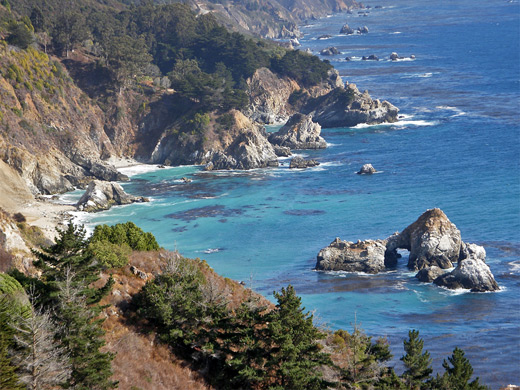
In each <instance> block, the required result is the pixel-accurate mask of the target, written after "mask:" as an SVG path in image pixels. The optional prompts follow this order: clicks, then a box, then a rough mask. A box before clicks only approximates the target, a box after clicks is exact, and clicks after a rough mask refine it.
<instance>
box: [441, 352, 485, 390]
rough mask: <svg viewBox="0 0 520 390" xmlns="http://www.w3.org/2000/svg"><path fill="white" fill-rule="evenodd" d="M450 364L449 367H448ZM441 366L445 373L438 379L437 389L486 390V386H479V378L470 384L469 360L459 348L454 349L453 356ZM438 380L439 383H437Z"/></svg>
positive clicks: (471, 369)
mask: <svg viewBox="0 0 520 390" xmlns="http://www.w3.org/2000/svg"><path fill="white" fill-rule="evenodd" d="M450 364H451V365H450ZM442 366H443V367H444V369H445V373H444V375H443V376H442V377H440V378H438V380H437V381H438V382H439V383H438V384H437V386H438V388H442V389H445V390H486V389H488V387H487V386H484V385H482V384H480V382H479V378H478V377H477V378H476V379H475V380H473V381H472V382H470V379H471V376H472V375H473V367H471V364H470V362H469V360H468V359H467V358H466V357H465V356H464V351H462V349H460V348H455V349H454V350H453V354H452V355H451V357H449V358H448V361H446V360H444V362H443V363H442ZM439 379H440V381H439Z"/></svg>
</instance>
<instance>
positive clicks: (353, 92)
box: [301, 84, 399, 127]
mask: <svg viewBox="0 0 520 390" xmlns="http://www.w3.org/2000/svg"><path fill="white" fill-rule="evenodd" d="M301 112H303V113H305V114H310V115H312V117H313V120H314V121H315V122H318V123H319V124H320V125H321V127H350V126H356V125H358V124H360V123H368V124H376V123H383V122H390V123H391V122H396V121H397V113H398V112H399V109H398V108H397V107H395V106H394V105H392V104H391V103H389V102H387V101H383V102H380V101H379V100H373V99H372V98H371V97H370V95H369V94H368V92H366V91H365V92H364V93H360V92H359V90H358V89H357V87H356V86H355V84H347V85H346V86H345V88H336V89H334V90H333V91H331V92H330V93H328V94H326V95H324V96H320V97H318V98H315V99H310V100H309V101H308V102H307V103H306V104H305V105H304V106H303V107H302V109H301Z"/></svg>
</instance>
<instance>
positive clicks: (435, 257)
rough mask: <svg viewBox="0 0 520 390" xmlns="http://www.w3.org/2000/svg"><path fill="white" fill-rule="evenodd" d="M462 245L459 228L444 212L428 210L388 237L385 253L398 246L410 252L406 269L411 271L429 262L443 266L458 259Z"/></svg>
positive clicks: (430, 264) (449, 265)
mask: <svg viewBox="0 0 520 390" xmlns="http://www.w3.org/2000/svg"><path fill="white" fill-rule="evenodd" d="M461 244H462V240H461V236H460V231H459V230H458V229H457V227H456V226H455V225H454V224H453V223H452V222H451V221H450V220H449V219H448V217H447V216H446V214H444V213H443V212H442V210H440V209H431V210H427V211H426V212H424V213H423V214H422V215H421V216H420V217H419V218H418V219H417V221H415V222H414V223H412V224H411V225H410V226H408V227H407V228H406V229H404V230H403V231H402V232H401V233H397V234H394V235H393V236H391V237H389V238H388V243H387V252H388V253H389V254H390V253H395V252H396V250H397V249H398V248H400V249H407V250H408V251H410V257H409V260H408V268H409V269H412V270H421V269H423V268H425V267H430V266H432V265H436V266H438V267H439V268H442V269H446V268H451V267H453V263H456V262H457V261H458V259H459V256H460V250H461Z"/></svg>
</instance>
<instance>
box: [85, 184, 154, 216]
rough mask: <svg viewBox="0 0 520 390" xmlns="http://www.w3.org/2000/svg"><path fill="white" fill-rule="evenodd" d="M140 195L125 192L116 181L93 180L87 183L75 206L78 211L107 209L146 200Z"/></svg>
mask: <svg viewBox="0 0 520 390" xmlns="http://www.w3.org/2000/svg"><path fill="white" fill-rule="evenodd" d="M147 201H148V199H146V198H144V197H142V196H139V197H138V196H133V195H130V194H127V193H126V192H125V191H124V190H123V187H121V185H119V184H117V183H109V182H103V181H99V180H93V181H91V182H90V183H89V185H88V187H87V190H86V191H85V193H84V194H83V196H82V197H81V198H80V200H79V201H78V203H77V204H76V207H77V208H78V210H80V211H88V212H91V211H101V210H108V209H109V208H110V207H112V206H113V205H123V204H130V203H136V202H139V203H140V202H147Z"/></svg>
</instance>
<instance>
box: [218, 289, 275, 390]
mask: <svg viewBox="0 0 520 390" xmlns="http://www.w3.org/2000/svg"><path fill="white" fill-rule="evenodd" d="M266 309H267V308H266V307H265V306H262V305H260V303H259V302H258V299H254V298H253V297H251V296H250V297H249V298H248V299H247V300H246V301H244V302H242V303H241V305H240V306H239V307H238V308H237V309H236V312H235V317H234V318H233V321H232V323H231V326H230V327H228V328H227V329H226V331H227V334H226V341H225V346H224V352H225V353H227V354H229V356H230V358H229V360H228V361H227V369H226V370H225V372H223V378H222V379H223V382H225V381H229V383H230V385H231V386H232V388H256V387H257V386H258V385H259V384H261V383H263V382H264V381H265V379H266V376H267V375H266V370H265V364H266V361H267V358H268V354H269V350H268V349H267V348H266V346H267V345H269V341H268V339H267V335H266V332H267V315H266V314H265V313H264V312H265V310H266Z"/></svg>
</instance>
